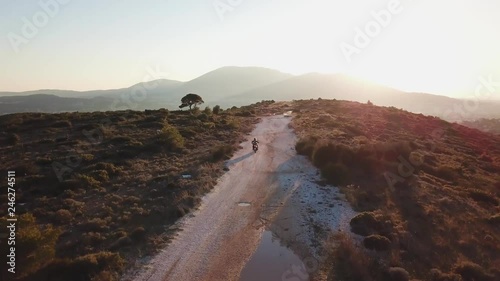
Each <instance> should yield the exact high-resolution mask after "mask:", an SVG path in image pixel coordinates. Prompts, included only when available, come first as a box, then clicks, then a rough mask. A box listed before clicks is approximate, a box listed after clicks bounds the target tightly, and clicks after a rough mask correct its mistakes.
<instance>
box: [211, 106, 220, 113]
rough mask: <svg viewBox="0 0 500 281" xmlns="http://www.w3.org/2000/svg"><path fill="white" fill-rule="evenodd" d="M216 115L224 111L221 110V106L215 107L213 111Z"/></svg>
mask: <svg viewBox="0 0 500 281" xmlns="http://www.w3.org/2000/svg"><path fill="white" fill-rule="evenodd" d="M212 111H213V113H214V114H216V115H217V114H219V113H221V112H222V109H221V108H220V106H219V105H216V106H214V109H213V110H212Z"/></svg>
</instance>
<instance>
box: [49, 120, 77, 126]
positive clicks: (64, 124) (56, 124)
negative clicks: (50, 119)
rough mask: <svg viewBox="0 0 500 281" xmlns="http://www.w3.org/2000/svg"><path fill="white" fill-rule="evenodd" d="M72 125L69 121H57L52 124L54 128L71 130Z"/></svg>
mask: <svg viewBox="0 0 500 281" xmlns="http://www.w3.org/2000/svg"><path fill="white" fill-rule="evenodd" d="M71 126H72V124H71V122H70V121H68V120H62V121H57V122H55V123H54V124H52V127H53V128H71Z"/></svg>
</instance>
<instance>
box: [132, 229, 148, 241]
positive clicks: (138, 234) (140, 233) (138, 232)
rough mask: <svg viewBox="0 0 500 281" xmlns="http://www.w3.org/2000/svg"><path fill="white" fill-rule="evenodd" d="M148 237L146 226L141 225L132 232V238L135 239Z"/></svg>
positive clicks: (139, 239)
mask: <svg viewBox="0 0 500 281" xmlns="http://www.w3.org/2000/svg"><path fill="white" fill-rule="evenodd" d="M145 237H146V230H145V229H144V227H142V226H140V227H138V228H136V229H134V230H133V231H132V233H130V238H132V240H135V241H141V240H143V239H144V238H145Z"/></svg>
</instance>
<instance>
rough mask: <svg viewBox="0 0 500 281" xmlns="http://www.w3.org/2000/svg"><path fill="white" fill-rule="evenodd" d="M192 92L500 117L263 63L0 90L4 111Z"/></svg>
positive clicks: (137, 104)
mask: <svg viewBox="0 0 500 281" xmlns="http://www.w3.org/2000/svg"><path fill="white" fill-rule="evenodd" d="M187 93H196V94H198V95H200V96H202V97H203V99H204V100H205V104H206V105H208V106H215V105H220V106H221V107H223V108H227V107H231V106H242V105H247V104H250V103H254V102H257V101H261V100H271V99H273V100H276V101H291V100H294V99H311V98H315V99H316V98H323V99H342V100H351V101H358V102H367V101H368V100H370V101H371V102H373V103H374V104H376V105H383V106H394V107H397V108H403V109H406V110H408V111H411V112H416V113H423V114H426V115H435V116H439V117H444V118H446V119H448V120H453V121H455V120H461V119H475V118H488V117H489V118H493V117H497V118H498V117H500V101H481V102H478V104H477V105H478V109H477V110H475V111H474V112H468V111H466V110H465V109H462V108H463V104H464V101H463V100H459V99H453V98H449V97H444V96H439V95H432V94H425V93H408V92H403V91H400V90H396V89H393V88H389V87H385V86H381V85H377V84H373V83H368V82H366V81H362V80H358V79H355V78H352V77H349V76H346V75H342V74H319V73H310V74H305V75H300V76H294V75H291V74H286V73H282V72H279V71H276V70H272V69H267V68H260V67H223V68H219V69H216V70H214V71H211V72H209V73H207V74H204V75H202V76H200V77H198V78H195V79H193V80H191V81H187V82H180V81H174V80H165V79H161V80H154V81H150V82H145V83H139V84H136V85H133V86H131V87H129V88H123V89H113V90H96V91H84V92H79V91H65V90H38V91H28V92H19V93H17V92H0V114H7V113H16V112H65V111H107V110H120V109H134V110H144V109H158V108H168V109H177V108H178V107H177V106H178V105H179V104H180V99H181V98H182V97H183V96H184V95H186V94H187ZM450 112H455V113H456V114H452V113H450Z"/></svg>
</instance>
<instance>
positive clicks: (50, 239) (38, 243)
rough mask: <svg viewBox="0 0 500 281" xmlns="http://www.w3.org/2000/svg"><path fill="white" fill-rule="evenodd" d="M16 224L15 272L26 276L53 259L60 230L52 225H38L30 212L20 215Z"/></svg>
mask: <svg viewBox="0 0 500 281" xmlns="http://www.w3.org/2000/svg"><path fill="white" fill-rule="evenodd" d="M17 225H18V227H19V228H18V229H17V230H16V231H17V237H16V238H17V243H16V245H17V252H16V258H17V259H18V260H17V265H18V267H19V268H18V270H17V272H20V275H21V276H27V275H29V274H31V273H33V272H36V271H37V270H39V269H40V268H41V267H43V266H44V265H46V264H47V263H49V262H50V261H52V260H53V259H54V257H55V245H56V242H57V239H58V238H59V235H60V234H61V231H60V230H59V229H57V228H53V227H52V225H46V226H44V227H41V226H39V225H38V224H37V223H36V219H35V217H34V216H33V215H32V214H30V213H26V214H22V215H20V216H19V219H18V224H17Z"/></svg>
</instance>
